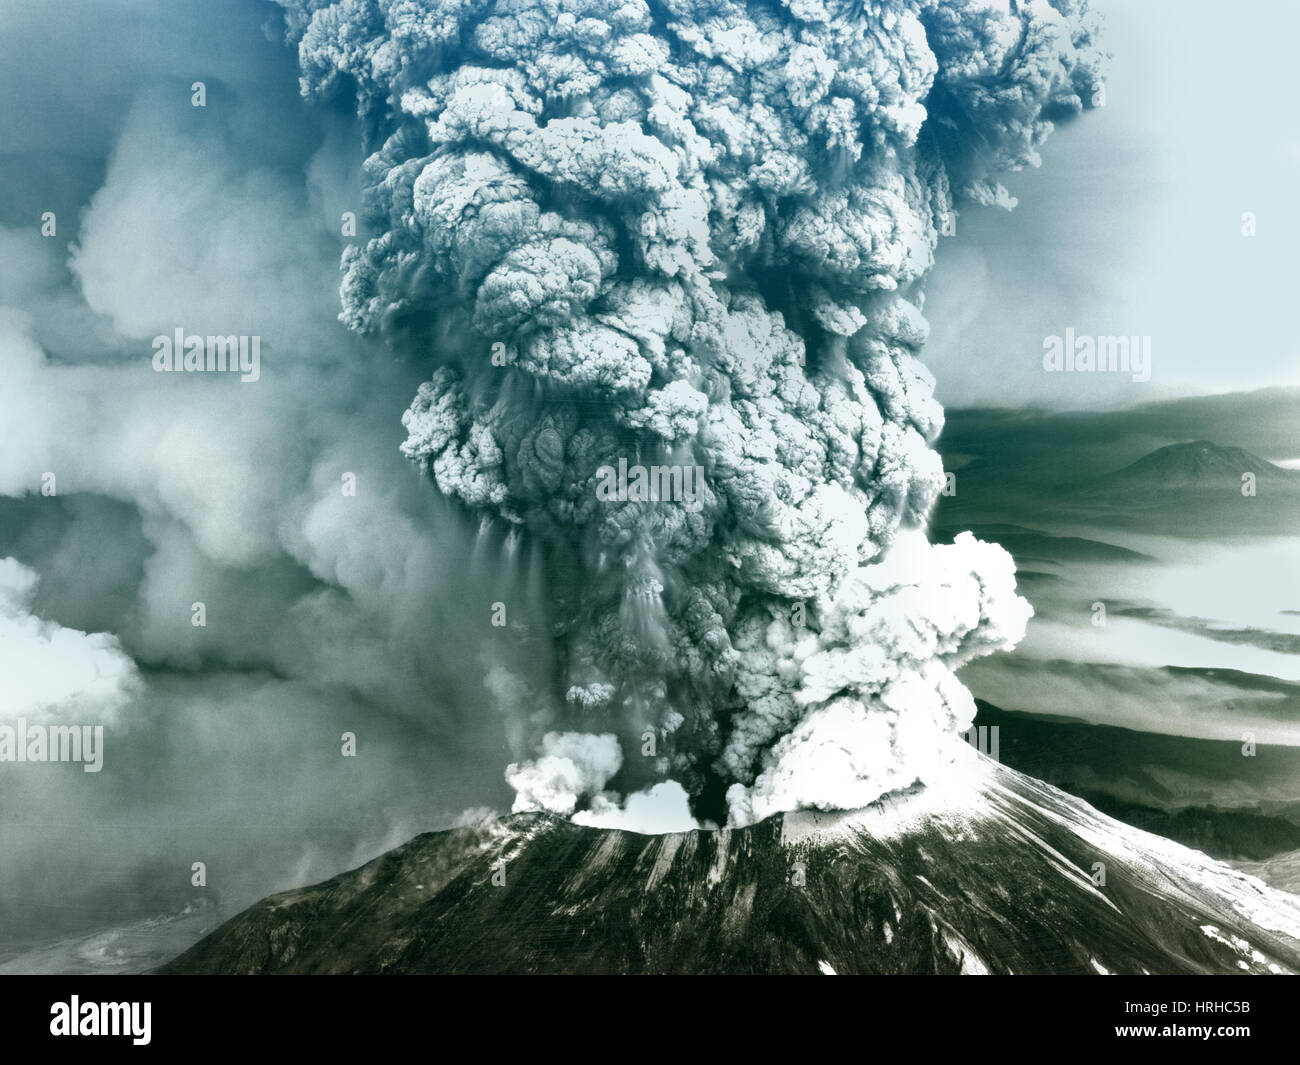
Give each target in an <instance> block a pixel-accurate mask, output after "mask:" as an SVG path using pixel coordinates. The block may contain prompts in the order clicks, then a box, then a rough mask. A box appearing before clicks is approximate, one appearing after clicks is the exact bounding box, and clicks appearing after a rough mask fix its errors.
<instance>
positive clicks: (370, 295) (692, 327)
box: [280, 0, 1100, 824]
mask: <svg viewBox="0 0 1300 1065" xmlns="http://www.w3.org/2000/svg"><path fill="white" fill-rule="evenodd" d="M280 2H281V4H282V6H283V7H284V8H285V9H286V21H287V25H288V29H289V33H290V35H291V37H292V38H294V39H296V40H297V42H298V47H299V56H300V63H301V72H302V88H303V91H304V93H305V94H307V95H314V96H317V97H319V98H321V99H323V100H325V101H327V102H338V101H339V100H341V99H345V98H346V99H349V100H352V101H354V102H355V104H356V107H357V111H358V114H359V115H360V117H361V120H362V123H363V127H364V130H365V135H366V137H367V141H368V143H367V145H366V147H367V150H368V151H369V153H370V154H369V158H368V160H367V162H366V164H365V177H366V187H367V192H366V201H365V204H364V222H365V224H366V226H367V227H368V235H369V239H367V240H365V241H363V242H360V243H358V244H355V245H352V246H350V247H349V248H348V250H347V252H346V253H345V255H344V259H343V281H342V286H341V298H342V314H341V316H340V317H341V319H342V320H343V321H344V322H345V323H346V324H347V325H348V326H349V327H351V328H353V329H355V330H357V331H360V332H372V331H374V332H382V333H385V334H387V335H388V336H390V337H391V338H393V340H394V341H395V342H397V343H400V344H403V345H407V346H414V347H416V348H417V349H418V350H419V351H421V352H422V353H423V354H424V355H425V356H427V359H428V362H429V365H430V368H431V375H430V379H429V380H428V381H427V383H425V384H424V385H422V386H421V387H420V389H419V392H418V395H417V396H416V397H415V399H414V402H413V403H412V404H411V406H410V409H409V410H408V411H407V412H406V414H405V416H404V418H403V422H404V424H405V426H406V428H407V430H408V434H409V435H408V439H407V441H406V443H405V444H404V446H403V450H404V452H405V454H406V455H407V456H408V457H409V458H410V459H411V460H413V461H414V462H416V463H418V464H419V465H420V466H421V467H422V468H423V469H425V470H427V472H428V474H429V476H430V477H431V478H432V480H433V482H434V484H435V485H436V486H437V488H438V490H439V491H440V492H441V493H443V494H444V495H446V496H448V497H451V498H453V499H456V500H458V501H459V502H460V503H461V504H463V506H464V507H466V508H468V509H469V510H471V511H472V512H474V513H476V514H478V515H479V516H480V517H481V518H482V519H483V521H484V529H485V532H484V534H483V535H484V536H485V537H487V538H492V537H500V536H502V534H503V531H504V530H510V531H511V533H510V535H511V537H521V538H522V541H523V542H524V543H525V544H526V545H527V546H526V550H527V551H528V552H531V553H532V554H533V557H535V558H540V559H541V564H542V568H543V570H544V572H545V574H546V579H547V582H548V588H549V592H550V595H549V611H550V612H549V616H546V617H541V616H531V617H528V618H519V617H518V613H516V616H515V623H517V624H523V625H525V626H526V627H528V628H529V629H530V630H532V631H534V632H536V633H540V634H542V635H544V637H545V638H546V639H547V640H548V641H551V643H552V646H553V648H554V653H555V655H556V661H557V665H556V667H555V669H554V675H553V681H552V684H551V686H550V690H531V691H527V692H521V691H520V690H519V685H509V684H503V683H502V681H501V671H502V670H503V669H506V670H508V668H509V666H508V663H502V662H494V663H488V664H485V666H484V669H485V672H489V671H491V672H492V674H493V676H494V677H495V680H494V681H493V686H494V687H496V688H497V689H502V688H509V689H510V691H511V693H512V694H511V696H510V698H509V700H507V701H508V702H509V704H510V706H511V707H512V708H513V709H510V710H509V712H510V713H512V714H515V715H517V716H518V717H519V720H520V722H521V725H520V731H521V735H522V736H523V742H524V744H525V745H526V746H527V747H528V748H530V749H525V750H524V751H522V752H519V757H521V758H523V759H525V760H524V761H523V763H522V764H516V765H512V766H511V767H510V771H509V773H510V780H511V782H512V783H513V784H515V786H516V787H517V788H518V795H519V798H518V801H517V803H516V809H532V808H551V809H555V810H557V811H558V812H563V813H566V814H567V813H570V812H572V811H573V810H574V809H575V807H578V806H583V805H585V806H587V807H589V808H591V809H594V810H597V811H599V814H600V816H602V817H608V816H609V814H610V811H611V810H616V809H617V808H618V805H619V802H620V795H632V796H633V797H634V798H635V797H636V796H637V795H638V794H640V795H644V794H645V793H647V792H648V791H649V789H650V788H651V787H652V786H654V785H656V784H657V783H661V782H664V781H666V780H668V779H671V780H673V781H676V782H678V783H679V784H680V785H681V786H682V787H683V788H684V789H685V791H686V792H687V794H689V796H690V797H691V801H692V808H693V809H694V811H695V813H696V815H697V816H699V817H703V818H709V819H713V820H721V819H722V818H723V817H726V818H727V819H728V820H730V821H731V822H732V823H740V824H743V823H747V822H749V821H751V820H754V819H757V818H761V817H763V816H766V815H767V814H769V813H772V812H775V811H777V810H787V809H794V808H798V807H805V806H811V807H822V808H828V807H839V808H849V807H857V806H861V805H864V804H865V803H867V802H870V801H872V800H873V799H875V798H877V797H878V796H880V795H881V794H883V793H885V792H887V791H890V790H893V789H895V788H899V787H906V786H908V785H911V784H913V783H914V782H916V781H918V780H920V781H925V780H927V779H932V778H933V776H934V775H935V774H937V773H939V772H942V769H943V766H944V765H945V764H946V763H947V762H948V761H949V760H950V759H951V757H952V750H953V745H954V744H955V743H957V742H959V741H957V740H956V738H955V737H956V734H957V733H958V732H959V731H960V730H962V729H964V728H965V727H966V726H967V725H968V724H969V722H970V720H971V718H972V717H973V714H974V705H973V701H972V699H971V697H970V695H969V693H968V692H967V691H966V690H965V688H963V686H962V685H961V683H960V682H959V681H958V679H957V678H956V676H955V672H954V671H955V669H956V668H957V667H958V666H960V665H961V664H962V663H963V662H965V661H966V660H968V659H969V658H971V657H973V656H976V655H981V654H986V653H989V652H991V651H994V650H997V649H1001V648H1008V647H1010V646H1012V645H1013V644H1014V643H1015V642H1016V641H1017V640H1018V639H1019V638H1020V637H1021V636H1022V635H1023V632H1024V627H1025V623H1026V621H1027V618H1028V615H1029V607H1028V604H1026V603H1025V602H1024V600H1022V599H1020V598H1019V597H1017V596H1016V594H1015V577H1014V568H1013V565H1012V563H1011V560H1010V557H1009V556H1007V555H1006V554H1005V553H1004V552H1003V551H1002V550H1001V549H1000V548H998V547H996V546H992V545H988V544H982V543H979V542H978V541H976V540H974V539H973V538H972V537H970V536H969V535H967V536H963V537H961V538H959V539H958V540H957V542H956V543H954V544H952V545H948V546H932V545H929V544H928V543H926V542H925V538H924V534H923V532H922V531H921V530H922V529H923V526H924V523H925V520H926V516H927V513H928V511H929V509H930V506H931V504H932V502H933V500H934V498H935V496H936V494H937V493H938V491H939V489H940V488H941V487H942V483H943V473H942V470H941V467H940V462H939V458H938V456H937V454H936V453H935V452H934V451H933V450H932V449H931V446H930V445H931V443H932V441H933V440H934V439H935V437H936V436H937V434H938V432H939V430H940V429H941V427H942V420H943V413H942V410H941V409H940V407H939V405H938V403H937V402H936V401H935V399H934V397H933V394H932V386H933V379H932V378H931V376H930V374H929V373H928V371H927V370H926V369H925V368H924V366H922V364H921V363H920V361H919V360H918V355H919V352H920V349H921V347H922V345H923V343H924V341H925V338H926V334H927V331H928V326H927V323H926V321H925V319H924V317H923V316H922V313H921V309H922V306H923V302H924V299H923V292H922V287H921V285H922V281H923V279H924V277H925V275H926V273H927V271H928V270H929V268H930V266H931V265H932V262H933V254H934V249H935V247H936V245H937V243H938V239H939V236H940V234H941V233H942V232H943V231H944V230H945V229H946V228H947V227H948V225H949V224H950V222H951V221H952V220H953V219H955V217H956V203H957V202H958V201H959V200H960V198H961V197H963V196H965V197H967V198H969V199H972V200H974V201H976V202H980V203H1003V204H1010V202H1011V201H1010V200H1009V198H1008V197H1007V195H1006V193H1005V190H1003V189H1002V188H1001V187H1000V186H999V185H997V183H996V181H995V180H994V176H995V175H996V174H998V173H999V172H1002V171H1005V170H1008V169H1015V168H1018V167H1022V166H1026V165H1037V163H1038V156H1037V149H1038V147H1039V145H1040V144H1041V142H1042V141H1043V139H1044V138H1045V137H1046V136H1047V134H1048V133H1049V132H1050V131H1051V129H1052V125H1053V121H1054V120H1059V119H1060V118H1064V117H1068V116H1071V115H1073V114H1076V113H1078V112H1080V111H1081V110H1083V109H1085V108H1086V107H1088V106H1089V104H1090V100H1091V97H1092V93H1093V91H1094V88H1095V85H1096V83H1097V79H1098V70H1099V63H1100V56H1099V53H1098V52H1097V51H1096V49H1095V45H1094V36H1095V28H1094V25H1093V22H1092V20H1091V17H1090V16H1089V14H1088V12H1087V10H1086V7H1085V4H1084V3H1083V2H1082V0H1078V2H1076V0H1050V2H1049V0H1029V2H1014V0H1011V2H1006V0H1004V2H995V0H967V2H963V0H942V2H940V0H893V2H865V3H864V2H858V0H854V2H848V0H844V2H841V0H786V2H784V3H780V2H776V0H752V2H748V3H739V2H730V0H654V2H650V3H647V2H645V0H495V2H494V0H460V2H451V0H448V2H436V0H422V2H417V0H340V2H338V3H326V2H320V0H280ZM494 355H495V356H496V357H494ZM620 460H625V461H626V463H629V464H634V465H640V466H644V467H653V466H656V465H657V466H668V467H674V466H680V467H686V466H690V467H697V468H699V469H700V470H702V471H703V474H702V482H703V483H702V487H701V490H700V499H701V500H702V505H697V506H694V507H688V506H687V505H686V504H684V503H683V502H681V501H673V500H663V499H641V498H631V496H632V495H633V493H628V494H627V495H628V496H629V498H625V499H623V500H621V501H619V500H609V499H607V498H601V497H600V495H599V494H598V492H597V482H598V480H599V479H600V471H601V470H602V469H608V468H609V467H611V466H617V465H618V463H619V461H620ZM512 542H515V541H514V540H513V539H512ZM502 564H503V565H504V564H506V556H505V554H504V553H503V554H502ZM485 609H486V608H485ZM607 788H612V789H614V790H612V791H610V790H606V789H607ZM660 790H661V791H662V790H663V789H660ZM630 805H631V803H630V802H629V806H630ZM580 812H581V811H580ZM605 823H607V822H605Z"/></svg>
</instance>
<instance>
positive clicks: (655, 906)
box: [162, 749, 1300, 974]
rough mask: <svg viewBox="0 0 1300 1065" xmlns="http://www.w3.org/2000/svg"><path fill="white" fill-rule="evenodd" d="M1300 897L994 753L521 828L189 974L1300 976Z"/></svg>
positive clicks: (431, 848) (430, 851)
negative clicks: (703, 813)
mask: <svg viewBox="0 0 1300 1065" xmlns="http://www.w3.org/2000/svg"><path fill="white" fill-rule="evenodd" d="M1297 970H1300V898H1296V897H1295V896H1292V895H1289V894H1286V893H1283V892H1279V891H1276V890H1273V889H1271V888H1268V887H1266V886H1265V885H1264V884H1262V883H1261V882H1260V881H1258V880H1256V879H1254V878H1252V877H1249V876H1247V875H1245V874H1243V873H1239V872H1236V871H1234V870H1232V869H1230V868H1229V867H1228V866H1226V865H1223V864H1222V863H1219V862H1216V861H1213V860H1212V859H1209V858H1207V857H1205V856H1204V855H1202V854H1199V853H1197V852H1196V851H1193V850H1190V849H1188V848H1186V847H1183V846H1181V845H1179V844H1176V843H1173V842H1170V841H1169V840H1165V839H1162V838H1160V837H1158V836H1153V835H1150V834H1148V833H1146V832H1143V831H1141V830H1138V829H1134V828H1130V827H1128V826H1126V825H1123V824H1121V823H1120V822H1118V821H1115V820H1112V819H1111V818H1109V817H1106V816H1105V815H1103V814H1100V813H1098V812H1097V811H1096V810H1094V809H1093V808H1092V807H1090V806H1088V805H1087V804H1086V803H1084V802H1083V801H1082V800H1079V799H1076V798H1074V797H1072V796H1070V795H1067V794H1066V793H1064V792H1061V791H1058V790H1057V789H1055V788H1053V787H1051V786H1049V785H1047V784H1043V783H1041V782H1039V781H1037V780H1034V779H1033V778H1031V777H1028V776H1025V775H1023V774H1021V773H1018V772H1016V771H1015V770H1012V769H1009V768H1007V767H1006V766H1003V765H1000V764H998V763H995V762H992V761H990V760H988V759H986V758H984V757H982V756H979V755H976V754H975V753H974V751H973V749H972V750H971V752H970V755H969V757H968V758H967V757H963V758H962V759H961V760H960V761H959V763H958V764H957V765H956V766H955V767H954V769H953V772H952V774H951V776H950V778H948V779H945V780H944V781H943V782H941V783H940V784H938V785H932V786H928V787H925V788H915V789H912V790H910V791H909V792H906V793H903V794H898V795H894V796H891V797H887V798H886V799H884V800H881V801H880V802H877V803H875V804H873V805H871V806H869V807H866V808H864V809H862V810H858V811H854V812H843V813H818V812H813V811H801V812H795V813H786V814H778V815H775V816H773V817H770V818H768V819H766V820H764V821H761V822H759V823H758V824H754V825H750V826H748V827H745V828H741V829H722V830H719V831H695V832H686V833H673V834H668V835H655V836H649V835H640V834H637V833H633V832H626V831H614V830H606V829H597V828H590V827H582V826H579V825H576V824H573V823H572V822H570V821H567V820H564V819H562V818H559V817H556V816H553V815H548V814H535V813H534V814H516V815H512V816H509V817H505V818H502V819H500V820H497V821H490V822H486V823H483V824H480V825H478V826H475V827H468V828H458V829H452V830H448V831H443V832H432V833H427V834H424V835H420V836H417V837H416V838H414V839H412V840H410V841H409V842H408V843H406V844H404V845H403V846H401V847H398V848H396V849H395V850H392V851H390V852H388V853H387V854H384V855H382V856H381V857H379V858H377V859H375V860H374V861H372V862H369V863H368V864H366V865H363V866H361V867H360V868H358V869H355V870H352V871H351V872H347V873H344V874H342V875H340V876H337V877H335V878H334V879H332V880H329V881H326V882H325V883H322V884H318V885H315V886H312V887H306V888H302V889H298V890H294V891H289V892H285V893H282V894H279V895H275V896H272V897H270V898H267V899H265V900H263V901H262V902H260V903H257V904H256V905H254V906H253V907H251V908H250V909H248V910H247V911H245V912H244V913H243V914H240V915H238V916H236V917H235V918H234V919H232V920H231V921H229V922H227V923H226V924H224V925H222V926H221V927H220V928H218V929H217V930H215V931H214V932H213V933H212V934H210V935H209V936H207V937H206V938H205V939H203V940H202V941H201V942H199V943H198V944H197V945H195V946H194V947H192V948H191V949H190V950H188V951H186V952H185V953H184V954H182V955H181V956H180V957H178V958H176V959H175V960H174V961H172V962H171V963H169V964H168V965H167V966H165V967H164V969H163V970H162V971H164V972H171V973H418V972H445V973H819V972H820V973H837V974H845V973H1144V972H1147V973H1233V972H1250V973H1270V972H1271V973H1290V972H1295V971H1297Z"/></svg>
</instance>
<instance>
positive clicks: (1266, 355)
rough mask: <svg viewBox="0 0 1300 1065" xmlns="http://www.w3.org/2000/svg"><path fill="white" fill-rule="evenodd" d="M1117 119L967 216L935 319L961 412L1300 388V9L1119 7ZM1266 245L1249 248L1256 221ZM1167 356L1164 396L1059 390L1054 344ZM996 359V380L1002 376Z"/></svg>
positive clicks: (945, 388)
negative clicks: (1299, 77) (1297, 55)
mask: <svg viewBox="0 0 1300 1065" xmlns="http://www.w3.org/2000/svg"><path fill="white" fill-rule="evenodd" d="M1095 7H1096V8H1097V10H1099V11H1101V12H1102V13H1103V15H1104V17H1105V27H1104V30H1103V44H1104V47H1105V48H1106V50H1107V51H1109V52H1110V53H1111V55H1112V59H1111V65H1110V68H1109V74H1108V76H1107V78H1106V80H1105V94H1106V99H1105V106H1104V108H1101V109H1099V110H1094V111H1091V112H1088V113H1086V114H1084V115H1083V116H1082V118H1080V119H1079V120H1077V121H1075V122H1073V123H1070V124H1069V125H1068V126H1064V127H1062V128H1059V129H1058V130H1057V132H1056V133H1055V134H1054V135H1053V137H1052V138H1051V139H1050V140H1049V141H1048V142H1047V144H1046V145H1045V146H1044V149H1043V152H1042V156H1043V165H1042V166H1041V168H1039V169H1037V170H1025V171H1021V172H1019V173H1016V174H1011V175H1009V176H1007V177H1005V178H1004V179H1003V184H1005V185H1006V187H1007V188H1008V189H1009V190H1010V191H1011V193H1012V195H1014V196H1016V197H1017V198H1018V199H1019V204H1018V206H1016V207H1015V209H1014V210H1012V212H1011V213H1010V215H1009V216H1008V215H1007V214H1006V213H1005V212H1004V211H1002V210H1001V209H999V208H993V207H978V206H968V207H967V208H966V209H965V210H964V211H963V212H962V214H961V216H960V219H959V221H958V223H957V233H956V236H955V237H952V238H949V239H948V240H945V241H942V242H941V243H940V246H939V250H938V252H937V255H936V266H935V269H934V272H933V274H932V275H931V277H930V281H929V284H928V291H927V299H926V304H925V313H926V317H927V318H928V319H929V320H930V324H931V327H932V333H931V336H930V341H929V344H928V345H927V347H926V362H927V364H928V365H929V366H930V368H931V369H932V370H933V372H934V374H935V377H936V379H937V382H938V384H937V389H936V394H937V396H938V398H939V399H940V401H941V402H942V403H943V404H944V405H945V406H952V405H955V406H963V407H965V406H981V405H995V406H1000V405H1008V406H1011V405H1015V404H1016V403H1035V404H1043V405H1047V406H1053V407H1067V408H1089V407H1097V406H1106V407H1110V406H1127V405H1129V404H1134V403H1141V402H1144V401H1146V400H1150V399H1158V398H1162V397H1165V396H1170V395H1185V394H1210V393H1220V392H1231V391H1238V390H1244V389H1252V388H1261V387H1267V386H1271V385H1295V384H1300V340H1298V339H1297V330H1296V318H1295V310H1294V308H1295V292H1294V289H1295V269H1294V249H1295V248H1296V246H1297V243H1300V205H1298V202H1297V199H1296V195H1295V190H1296V188H1297V185H1298V184H1300V114H1298V113H1297V112H1296V110H1295V109H1294V108H1292V107H1290V106H1278V105H1277V104H1278V101H1279V99H1289V98H1290V96H1291V95H1292V92H1293V89H1292V82H1293V80H1294V42H1295V40H1296V38H1297V34H1300V6H1298V5H1294V4H1278V3H1274V2H1269V0H1242V2H1236V3H1233V4H1232V5H1231V10H1230V14H1228V13H1227V12H1226V11H1220V10H1219V9H1217V8H1216V7H1214V6H1212V5H1206V4H1189V3H1186V2H1185V0H1183V2H1179V0H1102V2H1101V3H1099V4H1097V5H1095ZM1247 211H1250V212H1253V213H1254V214H1255V216H1256V230H1257V235H1256V236H1255V237H1253V238H1246V237H1243V236H1242V215H1243V213H1244V212H1247ZM1067 328H1073V329H1074V331H1075V334H1076V335H1089V336H1099V335H1100V336H1104V335H1138V336H1149V337H1151V349H1152V355H1151V361H1152V374H1151V379H1150V380H1149V381H1146V382H1135V381H1133V380H1132V379H1131V377H1130V376H1128V375H1121V374H1109V373H1107V374H1096V373H1094V374H1091V375H1084V374H1078V373H1074V374H1069V373H1054V374H1053V373H1046V372H1044V371H1043V369H1042V362H1041V360H1042V356H1043V341H1044V338H1045V337H1048V336H1052V335H1056V336H1063V335H1064V333H1065V330H1066V329H1067ZM992 360H996V364H997V366H998V370H997V372H996V373H991V372H989V362H990V361H992Z"/></svg>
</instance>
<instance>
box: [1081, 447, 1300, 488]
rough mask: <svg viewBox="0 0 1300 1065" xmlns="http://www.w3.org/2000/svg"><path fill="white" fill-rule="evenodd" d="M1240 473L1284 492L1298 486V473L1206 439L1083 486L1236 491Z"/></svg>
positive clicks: (1156, 454) (1167, 449)
mask: <svg viewBox="0 0 1300 1065" xmlns="http://www.w3.org/2000/svg"><path fill="white" fill-rule="evenodd" d="M1243 473H1252V474H1254V475H1255V477H1256V478H1257V479H1259V480H1260V481H1265V482H1268V483H1269V484H1275V485H1278V486H1280V487H1283V488H1287V489H1292V490H1294V489H1296V488H1298V487H1300V472H1297V471H1296V470H1288V469H1286V468H1284V467H1282V466H1276V465H1274V464H1273V463H1271V462H1269V461H1268V460H1267V459H1262V458H1260V457H1259V456H1258V455H1255V454H1252V453H1251V452H1249V451H1247V450H1245V449H1244V448H1239V447H1224V446H1222V445H1220V444H1214V443H1211V442H1210V441H1208V440H1194V441H1192V442H1190V443H1185V444H1170V445H1168V446H1167V447H1162V448H1158V449H1156V450H1155V451H1153V452H1151V453H1150V454H1149V455H1144V456H1143V457H1142V458H1140V459H1138V460H1137V461H1136V462H1134V463H1133V464H1132V465H1129V466H1125V467H1124V468H1123V469H1122V470H1116V471H1115V472H1114V473H1111V474H1107V475H1106V476H1105V477H1102V478H1100V479H1098V480H1096V481H1094V482H1092V483H1091V484H1089V485H1087V486H1085V487H1086V488H1087V489H1090V490H1092V491H1094V492H1104V491H1106V490H1110V491H1115V492H1123V491H1140V492H1142V493H1149V492H1173V491H1186V490H1195V489H1229V490H1232V491H1235V490H1237V489H1239V488H1240V487H1241V477H1242V474H1243Z"/></svg>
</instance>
